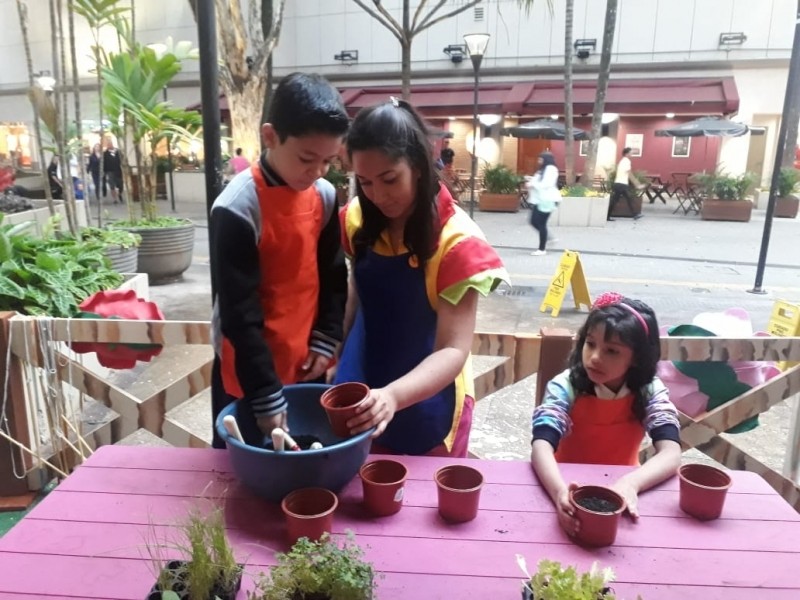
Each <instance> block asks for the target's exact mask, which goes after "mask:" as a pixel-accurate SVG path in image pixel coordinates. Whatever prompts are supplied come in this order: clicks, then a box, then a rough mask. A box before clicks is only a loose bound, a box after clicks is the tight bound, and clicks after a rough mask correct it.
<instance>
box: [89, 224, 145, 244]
mask: <svg viewBox="0 0 800 600" xmlns="http://www.w3.org/2000/svg"><path fill="white" fill-rule="evenodd" d="M81 239H82V240H84V241H87V242H88V241H95V242H100V243H101V244H103V245H104V246H121V247H122V248H137V247H138V246H139V244H141V243H142V236H140V235H138V234H136V233H131V232H130V231H126V230H125V229H101V228H99V227H84V228H83V229H81Z"/></svg>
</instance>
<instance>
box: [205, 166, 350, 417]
mask: <svg viewBox="0 0 800 600" xmlns="http://www.w3.org/2000/svg"><path fill="white" fill-rule="evenodd" d="M259 164H260V167H261V173H262V174H263V175H264V179H265V181H266V182H267V185H268V186H270V187H274V186H281V185H285V183H284V182H283V180H281V178H280V177H279V176H278V175H277V174H276V173H275V172H274V171H272V170H271V169H270V168H269V167H268V165H267V163H266V160H265V159H264V157H263V156H262V158H261V160H260V161H259ZM314 185H315V186H316V188H317V190H318V192H319V195H320V197H321V198H322V202H323V204H324V217H323V226H322V230H321V232H320V237H319V242H318V246H317V264H318V271H319V300H318V313H317V320H316V322H315V324H314V326H313V329H312V332H311V339H310V340H309V349H310V350H312V351H315V352H317V353H319V354H322V355H324V356H328V357H333V355H334V352H335V350H336V347H337V345H338V344H339V343H340V342H341V341H342V323H343V320H344V308H345V303H346V300H347V267H346V264H345V259H344V252H343V251H342V248H341V238H340V226H339V218H338V215H337V213H336V191H335V189H334V187H333V186H332V185H331V184H330V183H329V182H328V181H326V180H324V179H319V180H317V181H316V182H315V184H314ZM261 223H262V215H261V210H260V207H259V199H258V194H257V191H256V185H255V181H254V180H253V175H252V173H251V170H250V169H247V170H245V171H243V172H242V173H240V174H239V175H237V176H236V177H235V178H234V179H233V180H232V181H231V182H230V183H229V184H228V186H227V187H226V189H225V190H224V191H223V192H222V194H220V196H219V197H218V198H217V200H216V201H215V202H214V205H213V207H212V209H211V218H210V220H209V227H210V239H211V244H210V260H211V277H212V281H213V282H214V287H215V298H214V307H213V313H212V321H211V322H212V341H213V344H214V349H215V351H216V353H217V356H218V357H221V355H222V353H221V349H222V338H223V337H224V338H226V339H227V340H228V341H229V342H230V343H231V344H232V345H233V347H234V350H235V357H236V377H237V379H238V381H239V385H240V386H241V388H242V391H243V392H244V398H245V399H246V400H247V401H249V402H250V403H251V404H252V407H253V412H254V413H255V415H256V416H258V417H261V416H271V415H275V414H278V413H280V412H282V411H284V410H286V400H285V398H284V396H283V382H281V381H280V379H279V378H278V375H277V373H276V371H275V366H274V362H273V358H272V351H271V350H270V348H269V346H268V345H267V342H266V340H265V339H264V310H263V308H262V305H261V299H260V296H259V285H260V283H261V277H262V268H261V265H260V261H259V248H258V246H259V241H260V239H261ZM298 276H302V275H301V274H298Z"/></svg>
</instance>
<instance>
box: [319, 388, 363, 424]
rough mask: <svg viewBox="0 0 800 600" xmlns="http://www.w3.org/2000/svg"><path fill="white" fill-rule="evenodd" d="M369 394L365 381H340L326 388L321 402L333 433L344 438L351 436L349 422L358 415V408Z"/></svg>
mask: <svg viewBox="0 0 800 600" xmlns="http://www.w3.org/2000/svg"><path fill="white" fill-rule="evenodd" d="M367 396H369V388H368V387H367V386H366V385H364V384H363V383H356V382H350V383H340V384H339V385H335V386H333V387H332V388H329V389H327V390H325V393H324V394H322V397H321V398H320V400H319V401H320V404H322V408H324V409H325V413H326V414H327V415H328V421H329V422H330V424H331V429H332V430H333V433H335V434H336V435H338V436H339V437H342V438H348V437H350V430H349V429H348V428H347V422H348V421H349V420H350V419H352V418H353V417H354V416H356V409H357V408H358V406H359V405H360V404H361V403H362V402H363V401H364V400H366V399H367Z"/></svg>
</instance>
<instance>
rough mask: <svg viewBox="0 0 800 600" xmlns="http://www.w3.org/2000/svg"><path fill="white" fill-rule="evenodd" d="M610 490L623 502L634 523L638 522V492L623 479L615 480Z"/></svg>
mask: <svg viewBox="0 0 800 600" xmlns="http://www.w3.org/2000/svg"><path fill="white" fill-rule="evenodd" d="M611 489H612V490H614V491H615V492H617V493H618V494H619V495H620V496H622V499H623V500H625V510H627V511H628V514H629V515H630V516H631V518H632V519H633V520H634V521H638V520H639V492H638V491H637V489H636V488H635V487H633V486H632V485H631V484H630V483H628V482H627V481H625V478H622V479H619V480H617V482H616V483H614V485H612V486H611Z"/></svg>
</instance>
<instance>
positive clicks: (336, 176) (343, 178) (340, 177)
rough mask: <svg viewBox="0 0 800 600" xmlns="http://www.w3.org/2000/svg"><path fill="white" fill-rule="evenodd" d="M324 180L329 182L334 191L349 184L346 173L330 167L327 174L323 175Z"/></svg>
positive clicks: (332, 166)
mask: <svg viewBox="0 0 800 600" xmlns="http://www.w3.org/2000/svg"><path fill="white" fill-rule="evenodd" d="M325 179H327V180H328V181H330V182H331V184H332V185H333V187H335V188H336V189H339V188H342V187H347V185H348V184H349V183H350V182H349V180H348V178H347V173H346V172H345V171H343V170H342V169H339V168H338V167H336V166H334V165H331V167H330V169H328V172H327V173H325Z"/></svg>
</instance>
